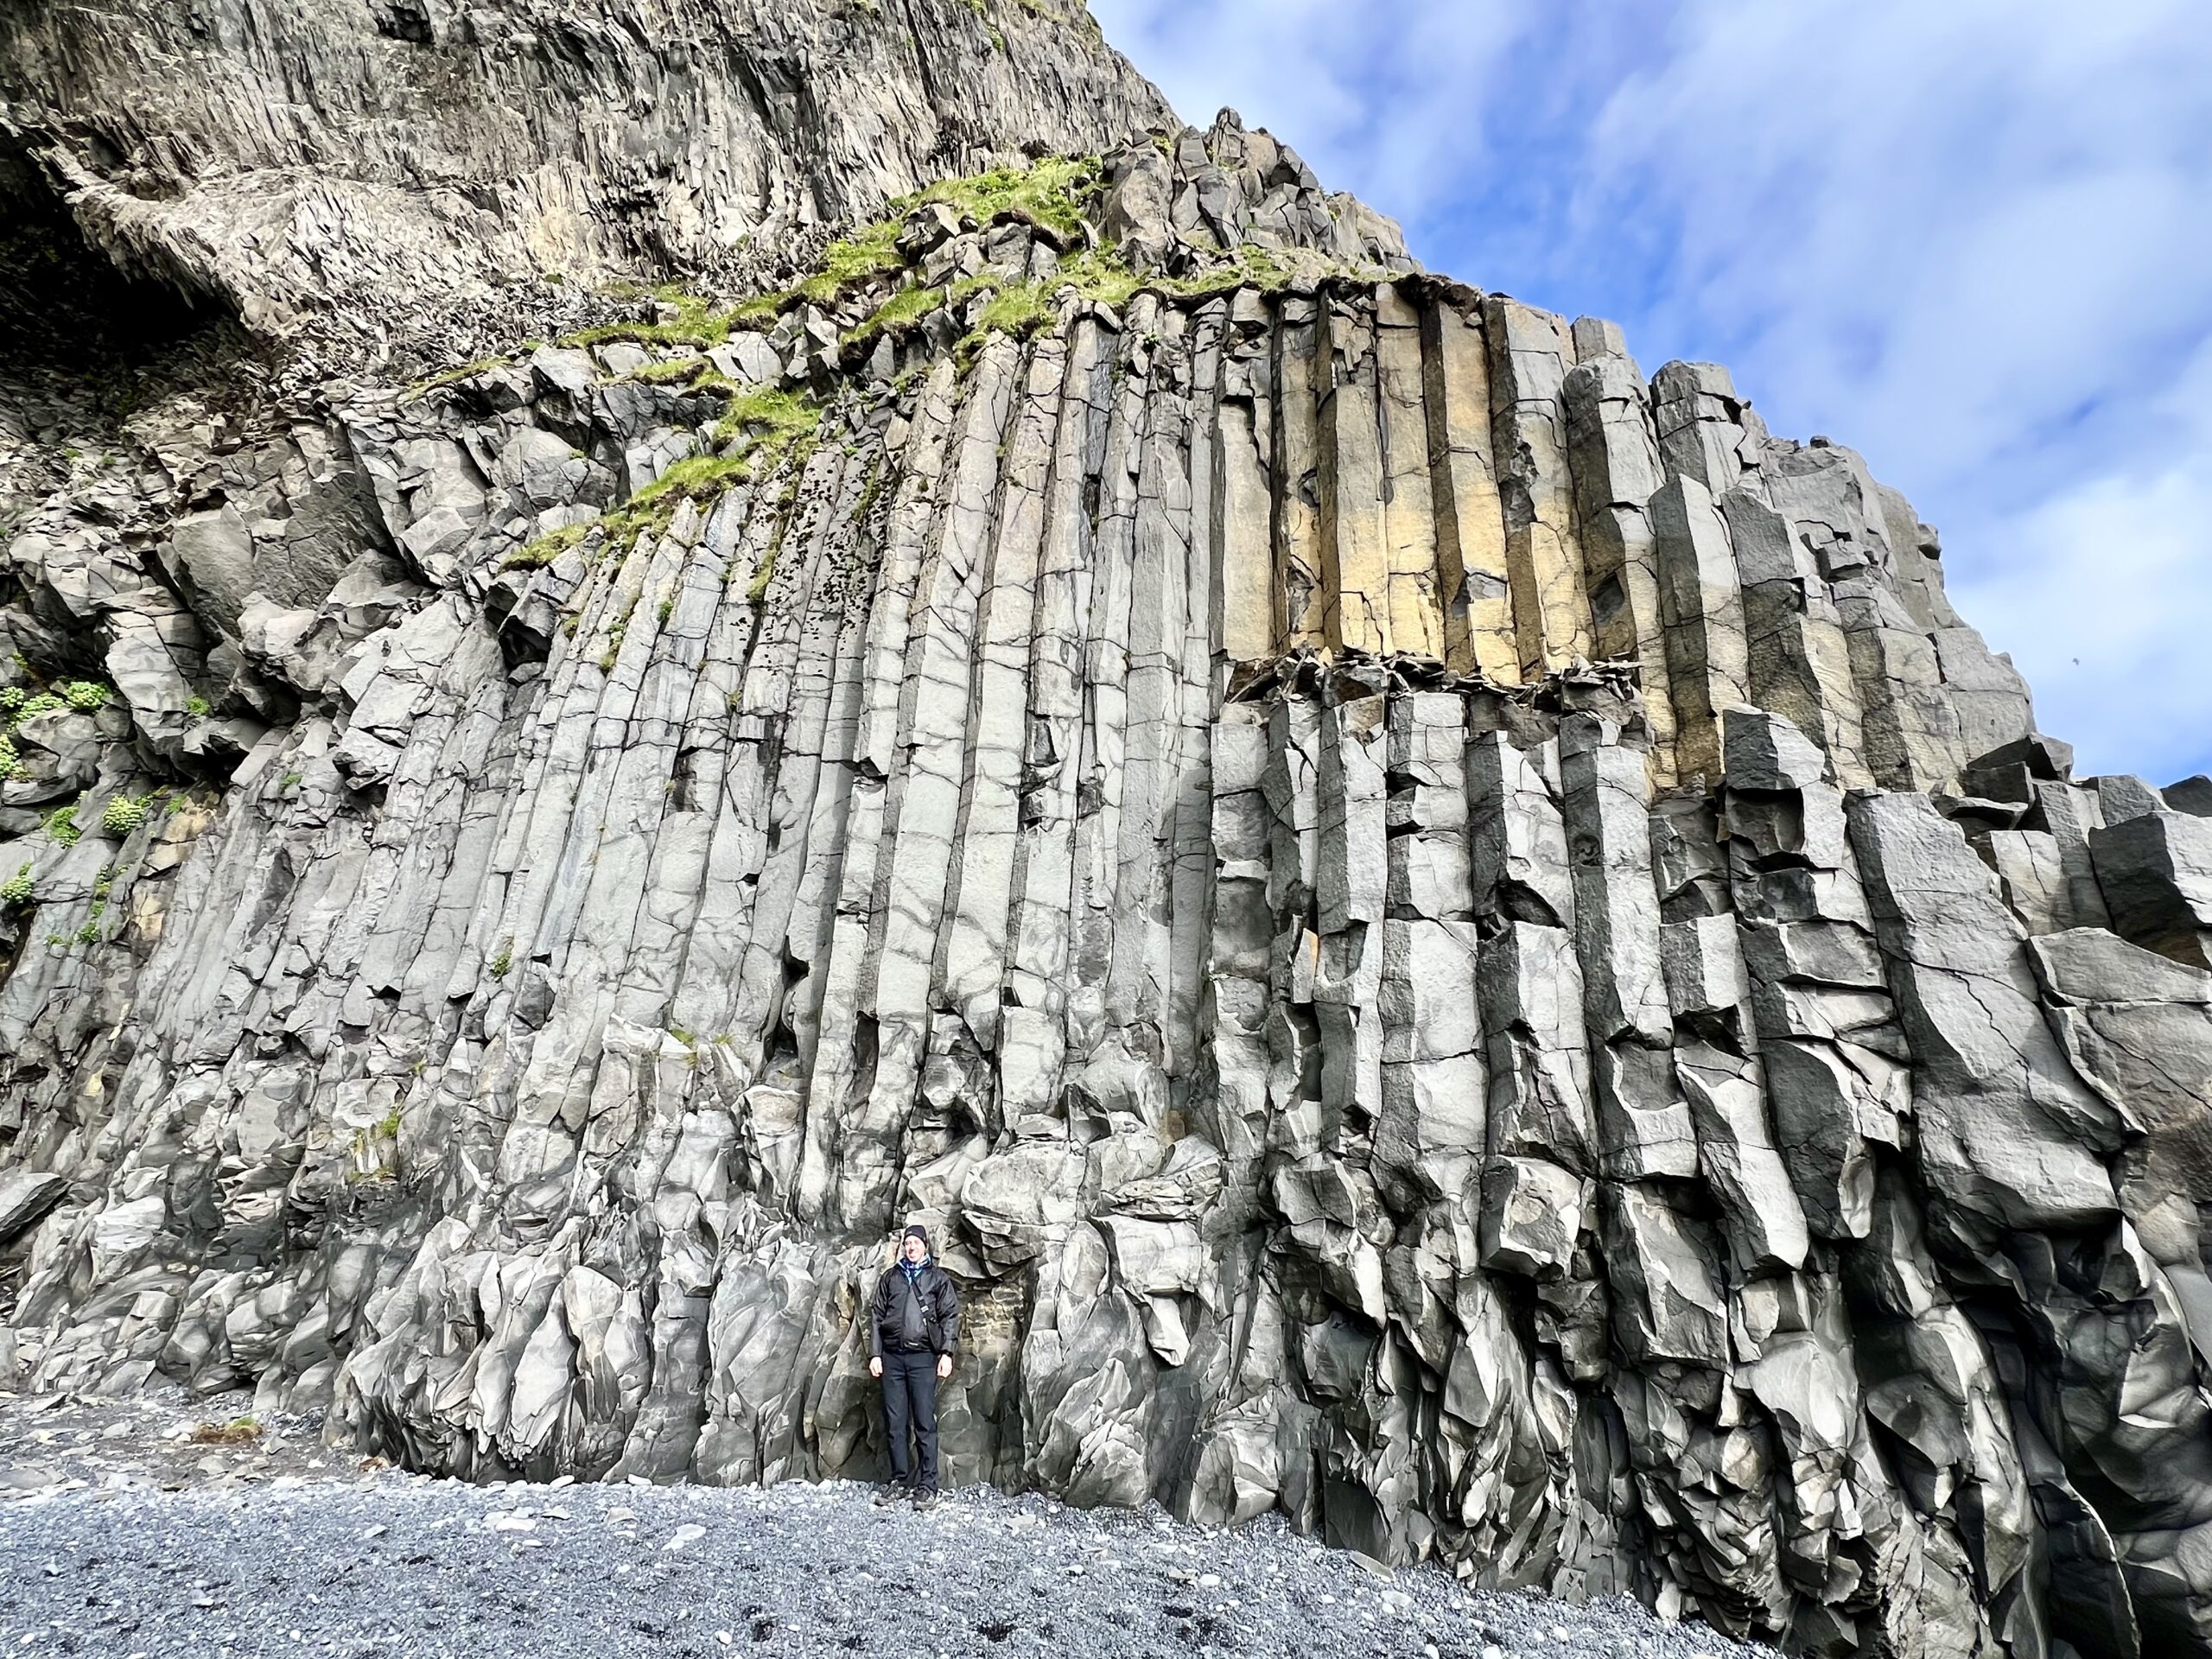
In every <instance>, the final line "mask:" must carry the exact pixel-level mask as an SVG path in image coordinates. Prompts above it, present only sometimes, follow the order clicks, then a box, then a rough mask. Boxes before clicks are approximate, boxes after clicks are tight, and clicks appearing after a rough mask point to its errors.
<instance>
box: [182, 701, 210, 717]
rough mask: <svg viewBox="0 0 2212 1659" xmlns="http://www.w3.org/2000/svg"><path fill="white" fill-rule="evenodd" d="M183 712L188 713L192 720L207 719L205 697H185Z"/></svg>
mask: <svg viewBox="0 0 2212 1659" xmlns="http://www.w3.org/2000/svg"><path fill="white" fill-rule="evenodd" d="M184 712H185V713H186V714H188V715H191V716H192V717H193V718H194V720H205V719H207V713H208V710H207V698H205V697H187V698H186V699H185V700H184Z"/></svg>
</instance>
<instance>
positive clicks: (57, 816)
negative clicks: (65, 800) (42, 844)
mask: <svg viewBox="0 0 2212 1659" xmlns="http://www.w3.org/2000/svg"><path fill="white" fill-rule="evenodd" d="M46 833H47V834H48V835H49V836H52V837H53V838H54V840H55V841H57V842H60V844H61V845H62V846H64V847H74V846H75V845H76V844H77V843H78V842H80V841H82V840H83V839H84V838H85V832H84V831H83V830H82V829H79V828H78V826H77V804H76V802H74V801H72V802H70V803H69V804H68V805H67V806H57V807H55V808H54V810H53V811H52V812H50V813H48V815H47V819H46Z"/></svg>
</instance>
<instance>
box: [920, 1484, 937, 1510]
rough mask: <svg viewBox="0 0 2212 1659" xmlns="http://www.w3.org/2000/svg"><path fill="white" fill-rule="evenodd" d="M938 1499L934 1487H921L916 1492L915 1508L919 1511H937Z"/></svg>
mask: <svg viewBox="0 0 2212 1659" xmlns="http://www.w3.org/2000/svg"><path fill="white" fill-rule="evenodd" d="M937 1499H938V1491H937V1488H936V1487H934V1486H920V1487H917V1488H916V1489H915V1491H914V1507H915V1508H916V1509H917V1510H933V1509H935V1508H936V1507H937Z"/></svg>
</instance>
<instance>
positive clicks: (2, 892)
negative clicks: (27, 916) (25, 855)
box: [0, 862, 32, 907]
mask: <svg viewBox="0 0 2212 1659" xmlns="http://www.w3.org/2000/svg"><path fill="white" fill-rule="evenodd" d="M31 893H32V885H31V867H30V865H29V862H26V863H25V864H24V865H23V867H22V868H21V869H19V870H17V871H16V873H15V874H13V875H11V876H10V877H9V878H8V879H7V880H5V881H0V906H10V907H12V906H16V905H28V904H29V903H30V901H31Z"/></svg>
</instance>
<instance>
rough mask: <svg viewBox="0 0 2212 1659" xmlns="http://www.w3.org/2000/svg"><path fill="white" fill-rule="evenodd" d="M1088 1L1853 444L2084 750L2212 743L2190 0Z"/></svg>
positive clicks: (1500, 264) (2210, 491)
mask: <svg viewBox="0 0 2212 1659" xmlns="http://www.w3.org/2000/svg"><path fill="white" fill-rule="evenodd" d="M1093 10H1094V11H1096V13H1097V15H1098V16H1099V17H1100V19H1101V21H1102V22H1103V23H1104V24H1105V25H1106V28H1107V29H1108V33H1109V36H1110V37H1111V38H1113V39H1114V40H1115V41H1116V42H1117V43H1118V44H1120V45H1122V47H1124V48H1125V49H1128V51H1130V53H1131V54H1132V55H1133V56H1135V59H1136V60H1137V62H1138V64H1139V66H1140V67H1141V68H1143V69H1144V70H1145V71H1146V72H1147V73H1149V74H1151V75H1153V76H1154V79H1157V80H1158V81H1159V82H1160V85H1161V86H1162V87H1163V89H1164V90H1165V91H1166V92H1167V93H1168V95H1169V97H1170V98H1171V99H1173V101H1174V102H1175V104H1176V105H1177V107H1178V108H1179V109H1180V110H1181V111H1183V112H1184V114H1185V118H1189V119H1194V120H1199V121H1204V120H1205V119H1207V118H1210V117H1211V113H1212V111H1213V109H1214V107H1215V106H1216V105H1218V104H1223V103H1228V104H1233V105H1236V107H1238V108H1239V109H1240V110H1242V111H1243V113H1244V114H1245V116H1246V117H1247V118H1248V119H1250V120H1252V121H1254V122H1255V123H1261V124H1267V125H1268V126H1270V127H1272V128H1273V129H1274V130H1275V131H1276V132H1277V133H1278V134H1279V136H1281V137H1283V138H1285V139H1287V141H1288V142H1290V143H1293V144H1294V145H1296V146H1297V147H1298V148H1299V149H1300V150H1301V151H1302V152H1303V153H1304V154H1305V155H1306V159H1307V160H1308V161H1310V162H1313V165H1314V166H1315V168H1316V169H1317V170H1319V172H1320V173H1321V175H1322V177H1323V178H1324V180H1325V181H1327V182H1328V183H1330V184H1331V185H1332V186H1334V187H1339V188H1351V189H1354V190H1357V192H1358V193H1359V194H1361V195H1363V197H1365V198H1366V199H1367V200H1369V201H1370V202H1371V203H1372V204H1373V205H1374V206H1375V207H1378V208H1380V209H1381V210H1382V211H1383V212H1385V213H1392V214H1395V215H1396V216H1398V217H1400V218H1401V219H1403V220H1404V221H1405V222H1406V225H1407V228H1408V232H1409V235H1410V237H1411V239H1412V240H1413V243H1414V251H1415V252H1416V253H1417V254H1419V255H1420V256H1421V257H1423V258H1424V259H1425V260H1427V262H1428V263H1430V264H1433V265H1435V266H1437V267H1439V268H1440V269H1446V270H1451V271H1452V272H1453V273H1454V274H1455V275H1459V276H1461V277H1466V278H1467V279H1469V280H1470V281H1473V282H1477V283H1484V284H1485V285H1487V286H1492V287H1501V288H1505V289H1510V291H1512V292H1514V293H1516V294H1520V295H1522V296H1524V297H1526V298H1529V299H1531V300H1534V301H1536V302H1539V303H1545V304H1549V305H1553V306H1554V307H1556V308H1560V309H1562V310H1565V311H1567V312H1568V313H1570V314H1573V313H1575V312H1579V311H1593V312H1597V313H1599V314H1600V315H1612V316H1614V317H1616V318H1617V319H1618V320H1619V321H1621V322H1622V323H1623V324H1624V325H1625V326H1626V327H1627V328H1628V331H1629V339H1630V345H1631V346H1632V347H1634V348H1636V349H1637V351H1638V352H1639V354H1640V355H1641V356H1642V357H1643V360H1644V361H1645V363H1646V365H1647V366H1652V365H1656V364H1657V363H1658V362H1660V361H1662V360H1664V359H1666V358H1668V357H1670V356H1686V357H1708V358H1713V359H1717V360H1719V361H1722V362H1725V363H1727V364H1728V365H1730V366H1731V368H1732V370H1733V371H1734V372H1735V375H1736V378H1737V382H1738V385H1739V386H1740V387H1741V388H1742V389H1744V390H1745V391H1746V392H1748V393H1749V394H1750V395H1751V396H1752V397H1754V398H1755V399H1756V400H1757V401H1758V404H1760V406H1761V407H1762V408H1763V409H1764V410H1765V412H1766V413H1767V415H1768V417H1769V419H1770V421H1771V422H1772V423H1774V425H1775V427H1776V429H1777V430H1779V431H1788V432H1796V433H1799V434H1806V433H1810V432H1815V431H1819V432H1827V433H1832V434H1833V435H1834V436H1835V437H1837V438H1838V439H1839V440H1840V441H1842V442H1848V443H1850V444H1852V445H1853V447H1854V448H1859V450H1861V451H1862V452H1864V453H1865V454H1866V456H1867V458H1868V460H1869V461H1870V462H1872V465H1873V466H1874V467H1875V469H1876V471H1877V472H1878V474H1880V475H1881V476H1883V477H1884V478H1885V480H1887V481H1890V482H1892V483H1894V484H1896V485H1897V486H1899V487H1901V488H1903V489H1904V490H1905V491H1906V492H1907V493H1909V494H1910V495H1911V496H1912V498H1913V499H1914V501H1915V503H1916V505H1918V507H1919V509H1920V511H1921V513H1922V515H1923V517H1924V518H1928V519H1929V521H1930V522H1933V523H1936V524H1939V525H1941V526H1942V528H1943V529H1944V531H1945V544H1946V546H1947V548H1948V556H1947V560H1946V563H1948V566H1949V568H1950V578H1951V582H1952V585H1953V587H1954V588H1955V590H1956V592H1957V594H1958V597H1959V599H1960V601H1961V609H1962V610H1964V611H1965V612H1966V613H1967V617H1968V619H1969V620H1972V621H1974V622H1975V623H1976V624H1977V626H1980V627H1981V628H1982V629H1983V631H1984V632H1986V634H1988V636H1989V637H1990V639H1991V642H1992V644H1993V645H1996V646H1998V647H1999V649H2010V650H2012V652H2013V653H2014V655H2015V656H2016V658H2018V660H2019V662H2020V664H2021V665H2022V667H2023V668H2024V670H2025V671H2027V672H2028V674H2029V676H2030V677H2031V681H2033V682H2034V683H2035V684H2036V686H2037V693H2038V704H2037V706H2038V712H2039V715H2040V716H2041V718H2042V721H2043V723H2044V726H2045V727H2046V728H2048V729H2050V730H2051V731H2052V732H2053V733H2054V734H2057V735H2060V736H2065V737H2069V738H2071V739H2073V740H2074V741H2076V742H2077V743H2078V744H2080V746H2081V747H2082V751H2083V753H2082V761H2083V764H2084V765H2085V766H2090V767H2092V768H2104V769H2114V770H2140V771H2143V772H2146V773H2149V774H2153V775H2157V774H2160V773H2162V772H2164V773H2168V774H2170V773H2171V772H2172V771H2174V770H2175V769H2176V768H2177V767H2183V766H2186V767H2188V768H2190V769H2197V768H2202V767H2203V766H2206V765H2207V764H2208V763H2212V718H2208V716H2212V690H2208V689H2207V688H2208V686H2212V672H2208V671H2207V669H2206V668H2205V667H2204V666H2203V665H2202V664H2201V662H2200V658H2212V558H2208V557H2207V555H2208V554H2212V547H2208V546H2207V542H2208V540H2212V537H2208V535H2207V531H2206V527H2207V526H2208V525H2212V417H2207V416H2204V415H2203V414H2202V411H2203V410H2207V409H2208V408H2212V372H2207V371H2206V370H2205V369H2204V367H2203V366H2202V365H2203V364H2204V363H2205V362H2206V361H2208V360H2212V348H2208V342H2212V29H2207V28H2205V27H2204V26H2203V14H2202V6H2201V0H2121V3H2118V4H2112V5H2105V6H2089V7H2085V6H2082V5H2080V4H2079V3H2078V0H1944V3H1942V4H1937V5H1929V4H1928V3H1926V0H1856V3H1853V4H1852V5H1850V6H1847V7H1844V6H1835V5H1808V4H1800V5H1775V4H1773V3H1771V0H1681V3H1678V4H1676V5H1675V6H1673V7H1672V8H1670V9H1668V10H1659V9H1656V8H1651V7H1649V6H1647V5H1644V4H1642V3H1629V0H1620V3H1615V4H1611V5H1607V4H1604V3H1593V4H1591V5H1586V6H1575V7H1556V6H1552V5H1548V4H1546V3H1543V0H1367V3H1360V0H1096V3H1095V4H1094V5H1093ZM2192 365H2194V366H2192ZM2200 639H2201V640H2202V642H2203V643H2202V649H2200V647H2199V645H2198V643H2197V642H2198V641H2199V640H2200ZM2077 657H2078V658H2080V659H2081V666H2080V667H2079V668H2076V667H2075V663H2074V659H2075V658H2077Z"/></svg>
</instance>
